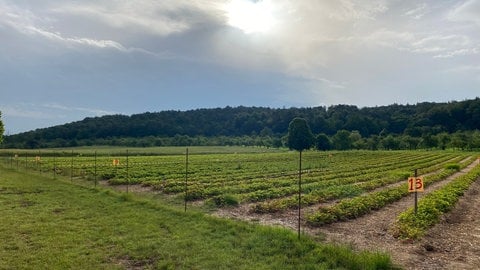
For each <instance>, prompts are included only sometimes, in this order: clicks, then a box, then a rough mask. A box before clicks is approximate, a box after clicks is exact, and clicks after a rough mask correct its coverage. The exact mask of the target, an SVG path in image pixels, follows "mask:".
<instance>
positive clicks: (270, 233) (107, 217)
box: [0, 167, 392, 269]
mask: <svg viewBox="0 0 480 270" xmlns="http://www.w3.org/2000/svg"><path fill="white" fill-rule="evenodd" d="M189 211H190V210H189ZM0 212H1V219H0V269H117V268H120V269H121V268H134V267H137V268H153V269H390V268H392V263H391V261H390V258H389V257H388V256H387V255H385V254H379V253H368V252H361V253H357V252H354V251H352V250H351V249H350V248H347V247H338V246H333V245H330V244H319V243H316V242H314V241H313V240H311V239H310V238H308V237H306V236H304V237H302V238H301V239H300V240H298V239H297V236H296V234H295V233H294V232H291V231H289V230H286V229H281V228H270V227H262V226H258V225H252V224H246V223H243V222H234V221H228V220H221V219H217V218H213V217H209V216H206V215H204V214H202V213H196V212H194V211H190V212H187V213H183V211H181V210H178V209H174V208H171V207H165V206H162V205H161V203H160V202H158V201H155V200H152V199H148V200H146V199H141V198H135V197H132V195H130V194H129V195H127V194H118V193H115V192H113V191H109V190H102V189H93V188H86V187H82V186H78V185H73V184H71V183H70V182H68V181H62V180H60V179H57V180H53V179H51V178H48V177H45V176H38V175H32V174H27V173H19V172H14V171H12V170H9V169H4V168H1V167H0Z"/></svg>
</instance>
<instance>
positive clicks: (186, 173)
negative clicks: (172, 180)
mask: <svg viewBox="0 0 480 270" xmlns="http://www.w3.org/2000/svg"><path fill="white" fill-rule="evenodd" d="M187 195H188V147H187V149H186V152H185V200H184V201H185V212H187Z"/></svg>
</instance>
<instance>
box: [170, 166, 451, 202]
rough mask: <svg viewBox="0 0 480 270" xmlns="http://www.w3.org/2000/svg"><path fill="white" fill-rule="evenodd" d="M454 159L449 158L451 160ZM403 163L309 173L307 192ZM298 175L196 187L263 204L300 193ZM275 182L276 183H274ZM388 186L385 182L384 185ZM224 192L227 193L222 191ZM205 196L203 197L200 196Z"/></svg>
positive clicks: (174, 188)
mask: <svg viewBox="0 0 480 270" xmlns="http://www.w3.org/2000/svg"><path fill="white" fill-rule="evenodd" d="M449 158H450V157H447V159H449ZM431 160H432V159H431V158H428V161H429V162H432V161H431ZM412 162H414V161H411V160H410V161H408V162H406V163H405V167H409V166H410V165H412ZM436 162H439V161H438V158H437V159H436V160H434V161H433V163H436ZM401 163H402V161H398V162H395V163H392V164H389V166H387V167H385V166H384V167H379V168H375V169H370V170H366V171H363V172H362V171H358V170H357V171H355V172H350V173H342V172H339V173H334V172H329V174H328V175H325V174H324V175H316V173H308V174H306V175H305V178H304V183H305V185H304V190H305V191H310V190H318V189H321V188H325V187H328V186H331V185H338V184H339V182H340V183H344V184H348V183H356V182H361V181H365V180H370V179H372V178H376V177H378V176H380V175H384V172H385V171H389V170H392V169H394V168H396V167H398V166H399V165H400V164H401ZM426 164H430V163H428V162H427V163H426ZM359 173H360V174H364V175H365V176H364V178H362V177H360V178H359ZM339 174H341V175H348V176H349V177H347V178H341V180H338V179H337V178H338V175H339ZM296 175H297V174H294V175H290V176H289V177H285V178H284V179H283V180H282V179H265V178H259V179H256V180H255V181H249V182H248V183H241V182H235V183H227V184H225V183H217V184H212V183H209V184H208V185H204V186H201V185H200V186H199V185H196V186H197V187H199V188H202V189H203V190H202V191H199V190H197V191H196V193H197V194H198V195H199V198H203V197H209V196H211V195H217V194H219V193H232V194H242V195H241V197H242V198H243V199H242V200H244V201H252V202H255V201H262V200H266V199H271V198H278V197H285V196H288V195H291V194H294V193H296V191H297V188H296ZM272 180H273V181H272ZM383 184H385V182H383ZM368 186H372V184H369V185H368ZM183 187H184V186H183V182H181V181H178V182H170V183H169V184H168V186H167V187H166V189H165V190H166V191H167V192H173V193H174V192H180V191H182V190H183ZM222 189H223V192H221V191H220V190H222ZM200 194H203V195H200Z"/></svg>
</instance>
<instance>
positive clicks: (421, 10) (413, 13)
mask: <svg viewBox="0 0 480 270" xmlns="http://www.w3.org/2000/svg"><path fill="white" fill-rule="evenodd" d="M427 7H428V6H427V4H426V3H421V4H418V5H417V6H416V7H415V8H413V9H410V10H408V11H407V12H405V16H408V17H412V18H413V19H415V20H419V19H421V18H423V17H424V16H425V15H426V14H427V13H428V9H427Z"/></svg>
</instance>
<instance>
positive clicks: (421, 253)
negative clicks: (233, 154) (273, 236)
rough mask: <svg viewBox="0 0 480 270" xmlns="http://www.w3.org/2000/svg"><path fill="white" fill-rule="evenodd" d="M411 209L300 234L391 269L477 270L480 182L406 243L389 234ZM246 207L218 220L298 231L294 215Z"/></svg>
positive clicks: (399, 207)
mask: <svg viewBox="0 0 480 270" xmlns="http://www.w3.org/2000/svg"><path fill="white" fill-rule="evenodd" d="M477 164H478V161H475V162H474V163H472V164H470V165H469V166H468V167H466V168H465V169H463V170H462V171H460V172H458V173H455V174H454V175H452V176H450V177H448V178H447V179H445V180H443V181H440V182H437V183H434V184H432V185H430V186H428V187H426V189H425V192H423V193H419V194H418V195H419V196H418V197H419V199H420V198H421V197H423V196H425V195H426V194H428V193H430V192H432V191H434V190H436V189H438V188H440V187H442V186H444V185H445V184H447V183H449V182H450V181H451V180H453V179H455V178H457V177H459V176H461V175H463V174H465V173H467V172H468V171H470V170H471V169H472V168H473V167H475V166H476V165H477ZM412 206H413V194H412V196H407V197H405V198H403V199H401V200H399V201H397V202H395V203H393V204H390V205H388V206H387V207H385V208H383V209H381V210H378V211H375V212H372V213H370V214H368V215H365V216H363V217H360V218H357V219H355V220H350V221H346V222H338V223H334V224H330V225H327V226H324V227H320V228H310V227H306V226H305V225H304V229H303V231H304V232H306V233H309V234H311V235H315V236H318V237H319V238H326V240H327V241H331V242H338V243H342V244H351V245H353V246H354V247H355V248H358V249H364V250H365V249H366V250H379V251H383V252H388V253H389V254H391V256H392V258H393V260H394V262H395V263H397V264H399V265H401V266H402V267H405V268H406V269H480V180H479V181H477V182H476V183H475V184H474V185H472V188H471V189H470V190H469V191H468V192H467V193H466V194H465V196H464V197H462V198H461V200H460V201H459V203H458V204H457V208H455V210H454V211H452V212H451V214H449V215H448V216H446V217H445V218H444V220H443V221H442V222H441V223H440V224H438V225H437V226H435V227H434V228H432V230H431V231H429V232H428V234H427V235H426V236H425V237H424V238H423V239H422V240H420V241H418V242H410V243H409V242H405V241H400V240H398V239H396V238H394V237H393V236H392V235H391V233H390V232H389V230H390V228H391V226H392V224H393V223H394V222H395V220H396V217H397V216H398V215H399V214H400V213H401V212H402V211H404V210H406V209H407V208H409V207H412ZM249 207H250V206H249V205H243V206H240V207H238V208H234V209H220V210H219V211H217V212H216V213H215V215H217V216H223V217H231V218H236V219H243V220H250V221H255V222H259V223H261V224H268V225H279V226H284V227H288V228H292V229H295V230H296V228H297V220H296V215H297V212H296V211H286V212H284V213H279V214H278V213H277V214H264V215H261V214H254V213H248V209H249Z"/></svg>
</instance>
